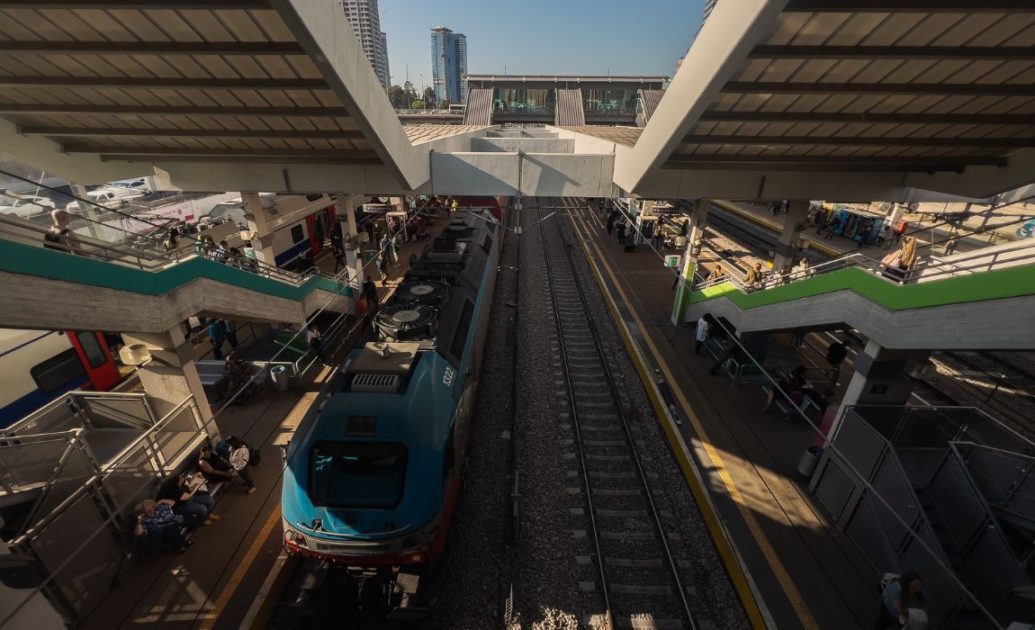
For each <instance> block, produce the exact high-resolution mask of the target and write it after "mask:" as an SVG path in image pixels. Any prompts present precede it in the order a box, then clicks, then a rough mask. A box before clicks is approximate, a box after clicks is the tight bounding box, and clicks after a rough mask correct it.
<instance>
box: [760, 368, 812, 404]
mask: <svg viewBox="0 0 1035 630" xmlns="http://www.w3.org/2000/svg"><path fill="white" fill-rule="evenodd" d="M807 384H808V382H807V381H806V380H805V367H804V366H801V365H799V366H798V367H796V368H794V370H793V371H792V372H791V373H790V374H788V375H786V376H784V377H783V378H781V379H780V380H779V381H777V383H776V387H770V388H769V391H768V393H767V394H766V401H765V407H763V408H762V413H765V412H767V411H769V407H771V406H772V404H773V400H774V399H775V398H776V396H777V394H778V393H779V392H778V391H777V387H778V388H779V389H782V390H783V391H784V392H785V393H786V394H787V396H788V397H790V399H791V402H792V403H793V404H794V406H795V407H798V406H799V405H801V401H802V400H803V399H804V392H805V385H807Z"/></svg>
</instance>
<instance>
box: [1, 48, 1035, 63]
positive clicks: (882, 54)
mask: <svg viewBox="0 0 1035 630" xmlns="http://www.w3.org/2000/svg"><path fill="white" fill-rule="evenodd" d="M2 50H3V48H2V47H0V51H2ZM748 58H749V59H946V60H955V59H964V60H977V59H993V60H997V61H1030V60H1032V59H1035V47H1031V46H768V45H765V46H755V48H754V49H753V50H752V51H751V53H750V54H749V55H748Z"/></svg>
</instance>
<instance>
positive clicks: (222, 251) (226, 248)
mask: <svg viewBox="0 0 1035 630" xmlns="http://www.w3.org/2000/svg"><path fill="white" fill-rule="evenodd" d="M229 258H230V243H228V242H226V241H219V247H217V248H215V249H214V250H212V260H214V261H216V262H221V263H225V262H226V261H227V260H228V259H229Z"/></svg>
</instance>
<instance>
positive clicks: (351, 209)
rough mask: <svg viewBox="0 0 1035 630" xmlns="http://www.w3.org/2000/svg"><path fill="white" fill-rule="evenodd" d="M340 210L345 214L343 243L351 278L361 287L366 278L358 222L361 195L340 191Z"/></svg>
mask: <svg viewBox="0 0 1035 630" xmlns="http://www.w3.org/2000/svg"><path fill="white" fill-rule="evenodd" d="M338 199H339V201H338V211H339V212H340V213H341V214H343V215H344V216H345V221H343V222H342V223H341V230H342V234H341V235H342V237H343V240H342V243H344V244H345V264H346V265H347V266H348V268H349V279H350V280H352V285H353V286H354V287H355V288H357V289H359V288H361V287H362V286H363V281H364V280H366V276H365V275H364V270H363V256H362V255H361V254H360V250H361V248H360V243H359V228H358V226H357V224H356V210H357V208H358V207H359V206H360V205H361V202H362V199H361V198H360V197H359V195H350V194H348V193H338Z"/></svg>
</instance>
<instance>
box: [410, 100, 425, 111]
mask: <svg viewBox="0 0 1035 630" xmlns="http://www.w3.org/2000/svg"><path fill="white" fill-rule="evenodd" d="M410 109H424V101H422V100H420V99H419V98H418V99H417V100H415V101H413V102H412V103H410Z"/></svg>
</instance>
